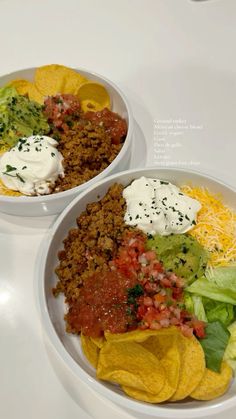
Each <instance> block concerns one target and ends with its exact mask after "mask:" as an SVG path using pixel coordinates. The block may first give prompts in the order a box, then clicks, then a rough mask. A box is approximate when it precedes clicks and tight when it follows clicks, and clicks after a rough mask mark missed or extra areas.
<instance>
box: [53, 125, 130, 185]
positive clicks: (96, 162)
mask: <svg viewBox="0 0 236 419" xmlns="http://www.w3.org/2000/svg"><path fill="white" fill-rule="evenodd" d="M121 147H122V144H121V143H119V144H113V142H112V137H111V136H110V135H108V134H107V133H106V131H105V128H104V127H103V126H98V125H96V124H95V123H94V122H90V121H85V120H79V121H78V122H76V123H74V125H73V128H72V129H70V130H68V131H67V133H66V134H64V133H62V134H61V135H60V140H59V145H58V150H59V151H60V152H61V154H62V155H63V158H64V160H63V167H64V173H65V176H64V177H63V178H62V177H60V178H58V180H57V182H56V184H55V190H54V191H55V192H60V191H65V190H68V189H70V188H74V187H75V186H78V185H81V184H82V183H84V182H87V181H88V180H90V179H92V178H93V177H94V176H96V175H98V174H99V173H100V172H102V171H103V170H104V169H105V168H106V167H107V166H109V164H110V163H111V162H112V161H113V160H114V159H115V157H116V156H117V154H118V153H119V151H120V150H121Z"/></svg>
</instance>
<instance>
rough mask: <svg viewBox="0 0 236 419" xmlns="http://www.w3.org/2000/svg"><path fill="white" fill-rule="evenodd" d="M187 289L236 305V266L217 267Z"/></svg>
mask: <svg viewBox="0 0 236 419" xmlns="http://www.w3.org/2000/svg"><path fill="white" fill-rule="evenodd" d="M186 291H188V292H190V293H193V294H197V295H201V296H202V297H207V298H210V299H211V300H216V301H221V302H223V303H230V304H233V305H236V266H225V267H219V268H215V269H213V270H212V271H210V272H208V273H206V276H204V277H201V278H199V279H197V280H196V281H194V282H193V283H192V284H191V285H190V286H188V287H187V288H186Z"/></svg>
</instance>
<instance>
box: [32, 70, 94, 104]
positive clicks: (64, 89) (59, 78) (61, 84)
mask: <svg viewBox="0 0 236 419" xmlns="http://www.w3.org/2000/svg"><path fill="white" fill-rule="evenodd" d="M85 81H86V79H85V78H84V77H83V76H81V75H80V74H78V73H77V72H76V71H74V70H72V69H71V68H69V67H65V66H63V65H59V64H50V65H45V66H42V67H39V68H37V70H36V71H35V86H36V88H37V89H38V90H39V91H40V92H41V93H42V94H43V95H44V96H53V95H55V94H57V93H74V94H75V92H76V91H77V90H78V87H79V86H80V85H81V84H82V83H84V82H85Z"/></svg>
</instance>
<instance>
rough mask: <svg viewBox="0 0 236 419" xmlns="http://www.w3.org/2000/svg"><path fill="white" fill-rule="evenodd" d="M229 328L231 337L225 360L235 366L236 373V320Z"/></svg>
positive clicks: (235, 371)
mask: <svg viewBox="0 0 236 419" xmlns="http://www.w3.org/2000/svg"><path fill="white" fill-rule="evenodd" d="M228 330H229V332H230V338H229V342H228V345H227V347H226V350H225V353H224V360H225V361H226V362H228V364H229V365H230V366H231V367H232V368H233V370H234V373H235V374H236V322H234V323H232V324H231V325H230V326H229V327H228Z"/></svg>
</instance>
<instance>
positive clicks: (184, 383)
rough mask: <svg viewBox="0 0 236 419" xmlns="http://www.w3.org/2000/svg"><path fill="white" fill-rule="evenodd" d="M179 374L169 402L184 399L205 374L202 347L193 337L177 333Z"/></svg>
mask: <svg viewBox="0 0 236 419" xmlns="http://www.w3.org/2000/svg"><path fill="white" fill-rule="evenodd" d="M178 343H179V345H180V346H179V349H180V354H181V359H180V374H179V382H178V386H177V390H176V392H175V393H174V394H173V396H172V397H171V398H170V401H177V400H182V399H185V397H188V396H189V395H190V393H192V392H193V390H194V389H195V388H196V387H197V386H198V384H199V383H200V381H201V379H202V377H203V374H204V372H205V356H204V352H203V349H202V346H201V345H200V343H199V342H198V340H197V339H196V338H195V337H194V336H193V337H190V338H187V337H185V336H183V334H182V333H181V332H179V339H178Z"/></svg>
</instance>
